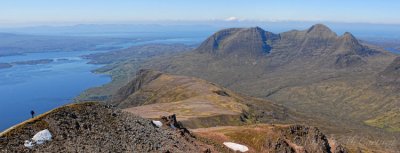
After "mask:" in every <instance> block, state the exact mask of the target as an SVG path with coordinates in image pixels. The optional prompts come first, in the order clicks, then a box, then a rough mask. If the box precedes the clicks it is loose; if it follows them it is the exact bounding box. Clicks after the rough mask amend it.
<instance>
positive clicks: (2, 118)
mask: <svg viewBox="0 0 400 153" xmlns="http://www.w3.org/2000/svg"><path fill="white" fill-rule="evenodd" d="M90 53H94V52H93V51H92V52H89V51H78V52H44V53H28V54H24V55H17V56H4V57H0V62H15V61H27V60H38V59H54V62H52V63H49V64H40V65H16V66H14V67H12V68H8V69H0V104H1V107H0V131H2V130H5V129H6V128H8V127H10V126H12V125H15V124H17V123H19V122H21V121H24V120H26V119H29V118H30V111H31V110H34V111H35V112H36V114H41V113H44V112H46V111H49V110H51V109H53V108H56V107H58V106H61V105H64V104H66V103H69V102H71V101H72V98H74V97H76V96H77V95H79V93H80V92H82V91H84V90H85V89H88V88H90V87H94V86H100V85H102V84H105V83H107V82H109V81H110V80H111V79H110V77H109V76H106V75H98V74H93V73H91V70H94V69H96V68H99V67H100V66H101V65H91V64H87V62H88V60H85V59H82V58H80V56H82V55H87V54H90ZM59 59H67V60H59Z"/></svg>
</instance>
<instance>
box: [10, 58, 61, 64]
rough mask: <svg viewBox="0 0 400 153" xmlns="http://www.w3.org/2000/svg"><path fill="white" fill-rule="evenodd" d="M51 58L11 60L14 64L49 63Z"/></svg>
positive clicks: (51, 60)
mask: <svg viewBox="0 0 400 153" xmlns="http://www.w3.org/2000/svg"><path fill="white" fill-rule="evenodd" d="M53 61H54V60H53V59H40V60H29V61H18V62H13V63H12V64H15V65H38V64H49V63H51V62H53Z"/></svg>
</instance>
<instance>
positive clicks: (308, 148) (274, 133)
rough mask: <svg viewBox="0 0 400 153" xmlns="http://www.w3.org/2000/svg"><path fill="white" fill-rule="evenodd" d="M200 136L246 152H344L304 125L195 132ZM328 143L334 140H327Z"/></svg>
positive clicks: (233, 127) (221, 128) (225, 128)
mask: <svg viewBox="0 0 400 153" xmlns="http://www.w3.org/2000/svg"><path fill="white" fill-rule="evenodd" d="M194 133H195V134H196V135H198V136H199V137H205V138H207V139H211V140H214V141H217V142H226V141H228V142H229V141H232V142H236V143H240V144H243V145H245V146H247V147H249V153H253V152H257V153H259V152H260V153H261V152H263V153H347V152H348V151H347V149H346V148H345V147H343V145H341V144H338V143H337V142H336V141H335V143H332V144H331V143H330V142H329V141H328V139H327V136H326V135H325V134H324V133H322V132H321V131H320V130H319V129H318V128H316V127H312V126H305V125H267V124H258V125H251V126H236V127H235V126H230V127H216V128H205V129H197V130H194ZM329 140H330V141H334V139H332V138H330V139H329Z"/></svg>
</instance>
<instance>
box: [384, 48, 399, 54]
mask: <svg viewBox="0 0 400 153" xmlns="http://www.w3.org/2000/svg"><path fill="white" fill-rule="evenodd" d="M386 50H388V51H390V52H392V53H395V54H400V50H397V49H394V48H386Z"/></svg>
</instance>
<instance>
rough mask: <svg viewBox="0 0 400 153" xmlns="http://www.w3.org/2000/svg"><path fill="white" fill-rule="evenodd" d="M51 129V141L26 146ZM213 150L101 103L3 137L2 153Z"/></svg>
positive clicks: (41, 119) (49, 116)
mask: <svg viewBox="0 0 400 153" xmlns="http://www.w3.org/2000/svg"><path fill="white" fill-rule="evenodd" d="M44 129H48V130H49V131H50V133H51V135H52V136H53V137H52V139H51V141H48V142H45V143H44V144H41V145H36V146H34V147H32V148H31V149H30V148H28V147H26V146H24V142H25V140H30V138H32V137H33V136H34V135H35V134H36V133H37V132H39V131H41V130H44ZM206 150H210V151H211V150H212V146H208V145H205V144H203V143H201V142H197V141H196V140H195V138H193V137H190V136H185V135H181V134H180V133H179V132H177V131H175V130H172V129H168V128H166V129H165V128H158V127H156V126H155V125H153V124H152V122H151V120H146V119H143V118H140V117H138V116H135V115H133V114H130V113H125V112H122V111H120V110H118V109H114V108H111V107H110V106H107V105H104V104H100V103H79V104H71V105H67V106H63V107H60V108H57V109H55V110H52V111H50V112H48V113H46V114H43V115H41V116H38V117H36V118H33V119H31V120H28V121H26V122H23V123H21V124H19V125H17V126H15V127H13V128H11V129H9V130H7V131H4V132H3V133H1V135H0V152H203V151H206Z"/></svg>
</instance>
